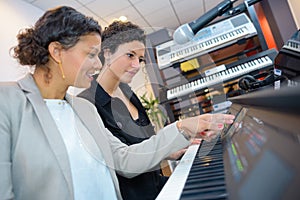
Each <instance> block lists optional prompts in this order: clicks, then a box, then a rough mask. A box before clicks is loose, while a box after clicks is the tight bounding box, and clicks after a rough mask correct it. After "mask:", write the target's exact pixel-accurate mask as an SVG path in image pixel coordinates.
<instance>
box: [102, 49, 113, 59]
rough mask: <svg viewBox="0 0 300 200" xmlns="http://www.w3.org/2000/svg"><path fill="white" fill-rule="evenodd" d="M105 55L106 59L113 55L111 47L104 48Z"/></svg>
mask: <svg viewBox="0 0 300 200" xmlns="http://www.w3.org/2000/svg"><path fill="white" fill-rule="evenodd" d="M103 56H104V58H105V60H106V59H110V56H111V52H110V49H108V48H106V49H103Z"/></svg>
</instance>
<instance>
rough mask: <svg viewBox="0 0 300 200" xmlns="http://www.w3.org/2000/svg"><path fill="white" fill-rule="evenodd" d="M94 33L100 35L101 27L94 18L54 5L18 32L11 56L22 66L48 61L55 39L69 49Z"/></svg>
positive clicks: (72, 9) (42, 63) (69, 8)
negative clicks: (82, 38) (29, 25)
mask: <svg viewBox="0 0 300 200" xmlns="http://www.w3.org/2000/svg"><path fill="white" fill-rule="evenodd" d="M93 32H96V33H99V34H100V35H101V27H100V25H99V24H98V22H97V21H95V20H94V19H93V18H91V17H87V16H85V15H83V14H82V13H80V12H78V11H76V10H75V9H74V8H71V7H67V6H62V7H57V8H54V9H51V10H48V11H46V12H45V14H44V15H43V16H42V17H41V18H40V19H39V20H38V21H37V22H36V23H35V25H34V26H33V27H31V28H27V29H24V30H21V31H20V32H19V34H18V35H17V39H18V45H17V46H15V47H13V48H12V50H13V51H14V53H13V57H14V58H16V59H17V60H18V61H19V63H20V64H21V65H36V66H39V65H44V64H46V63H47V62H48V61H49V51H48V45H49V44H50V43H51V42H54V41H57V42H59V43H60V44H61V45H62V46H63V48H65V49H68V48H71V47H73V46H74V45H75V44H76V43H77V42H78V40H79V38H80V37H81V36H83V35H86V34H89V33H93Z"/></svg>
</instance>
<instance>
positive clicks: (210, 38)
mask: <svg viewBox="0 0 300 200" xmlns="http://www.w3.org/2000/svg"><path fill="white" fill-rule="evenodd" d="M254 35H257V31H256V29H255V27H254V25H253V23H252V22H251V21H250V19H249V18H248V16H247V15H246V14H245V13H242V14H239V15H236V16H233V17H231V18H228V19H225V20H223V21H220V22H217V23H215V24H212V25H210V26H208V27H206V28H203V29H202V30H200V31H199V32H198V33H197V34H196V35H195V38H194V39H193V40H192V41H190V42H188V43H186V44H181V45H180V44H177V43H176V42H175V41H174V40H171V41H168V42H166V43H163V44H160V45H158V46H156V55H157V63H158V67H159V69H164V68H166V67H169V66H171V65H172V64H173V63H176V62H181V61H185V60H188V59H191V58H193V57H196V56H199V55H203V54H205V53H207V52H211V51H214V50H217V49H220V48H223V47H225V46H228V45H231V44H234V43H236V42H237V41H238V40H240V39H242V38H249V37H252V36H254Z"/></svg>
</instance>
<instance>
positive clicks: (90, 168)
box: [45, 99, 117, 200]
mask: <svg viewBox="0 0 300 200" xmlns="http://www.w3.org/2000/svg"><path fill="white" fill-rule="evenodd" d="M45 102H46V105H47V107H48V109H49V110H50V113H51V115H52V117H53V119H54V121H55V122H56V125H57V128H58V130H59V131H60V133H61V136H62V138H63V141H64V143H65V145H66V148H67V151H68V154H69V161H70V165H71V173H72V179H73V189H74V199H75V200H87V199H88V200H94V199H95V200H96V199H97V200H99V199H104V200H105V199H109V200H113V199H117V196H116V191H115V188H114V184H113V181H112V177H111V175H110V173H109V170H108V168H107V166H106V164H105V161H104V160H103V157H102V154H101V152H100V150H99V148H98V146H97V144H96V143H95V141H94V139H93V137H92V136H91V135H90V133H89V131H88V129H87V128H86V127H84V125H83V124H82V122H81V120H80V119H79V118H78V117H77V115H76V114H75V113H74V111H73V109H72V107H71V106H70V104H68V102H67V101H65V100H59V99H45ZM77 127H80V130H85V133H80V134H79V133H78V129H77ZM80 135H84V136H85V137H88V138H89V139H88V140H84V141H83V139H82V138H81V137H80ZM90 149H93V151H94V152H95V149H96V153H97V155H95V153H92V151H91V150H90Z"/></svg>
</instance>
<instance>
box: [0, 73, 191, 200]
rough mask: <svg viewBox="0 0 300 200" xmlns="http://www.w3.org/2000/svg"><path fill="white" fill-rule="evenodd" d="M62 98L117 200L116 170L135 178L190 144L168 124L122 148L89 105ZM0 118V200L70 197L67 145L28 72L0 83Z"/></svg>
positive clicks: (173, 126) (93, 108)
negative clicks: (100, 159) (96, 152)
mask: <svg viewBox="0 0 300 200" xmlns="http://www.w3.org/2000/svg"><path fill="white" fill-rule="evenodd" d="M66 100H67V101H68V102H69V103H70V104H71V106H72V107H73V109H74V111H75V113H77V115H78V116H79V118H80V120H82V122H83V124H84V125H85V126H86V128H87V129H88V130H89V131H90V133H91V135H92V136H93V138H94V139H95V141H96V143H97V145H98V147H99V149H100V151H101V152H102V154H103V155H102V156H103V157H104V160H105V162H106V164H107V166H108V167H109V169H110V174H111V176H112V179H113V182H114V186H115V190H116V193H117V196H118V198H119V199H122V197H121V195H120V190H119V184H118V180H117V178H116V174H115V173H116V172H117V173H119V174H121V175H123V176H125V177H128V178H130V177H134V176H136V175H138V174H140V173H144V172H145V171H147V170H151V169H154V168H155V167H157V166H158V164H159V163H160V161H161V160H162V159H164V158H166V157H167V156H168V155H169V154H171V153H173V152H176V151H178V150H180V149H182V148H184V147H186V146H188V145H189V141H187V140H186V139H185V138H184V137H183V136H182V135H181V134H180V133H179V132H178V130H177V128H176V126H175V124H171V125H169V126H167V127H166V128H165V129H163V130H162V131H160V132H159V133H158V134H157V135H156V136H153V137H151V138H150V139H149V140H147V141H145V142H142V143H139V144H137V145H131V146H126V145H125V144H123V143H122V142H120V141H119V140H118V139H117V138H115V137H114V136H113V135H112V134H111V133H110V132H109V131H108V130H107V129H106V128H105V127H104V125H103V123H102V120H101V118H100V117H99V115H98V113H97V111H96V108H95V107H94V105H93V104H91V103H90V102H88V101H87V100H85V99H82V98H78V97H73V96H70V95H67V96H66ZM0 119H1V120H0V199H22V200H27V199H28V200H41V199H43V200H54V199H59V200H63V199H65V200H70V199H74V196H73V194H74V192H73V185H72V175H71V170H70V163H69V159H68V153H67V150H66V147H65V145H64V142H63V140H62V137H61V135H60V133H59V131H58V129H57V127H56V124H55V122H54V120H53V119H52V116H51V114H50V112H49V111H48V108H47V106H46V104H45V103H44V101H43V98H42V96H41V94H40V92H39V90H38V88H37V86H36V84H35V82H34V79H33V77H32V76H31V75H30V74H28V75H26V76H25V77H24V78H23V79H21V80H19V81H18V82H11V83H0ZM79 132H80V130H79ZM81 138H83V140H85V136H84V135H81ZM85 142H86V143H87V144H88V141H85ZM90 151H93V150H92V149H90ZM100 189H101V188H100Z"/></svg>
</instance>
